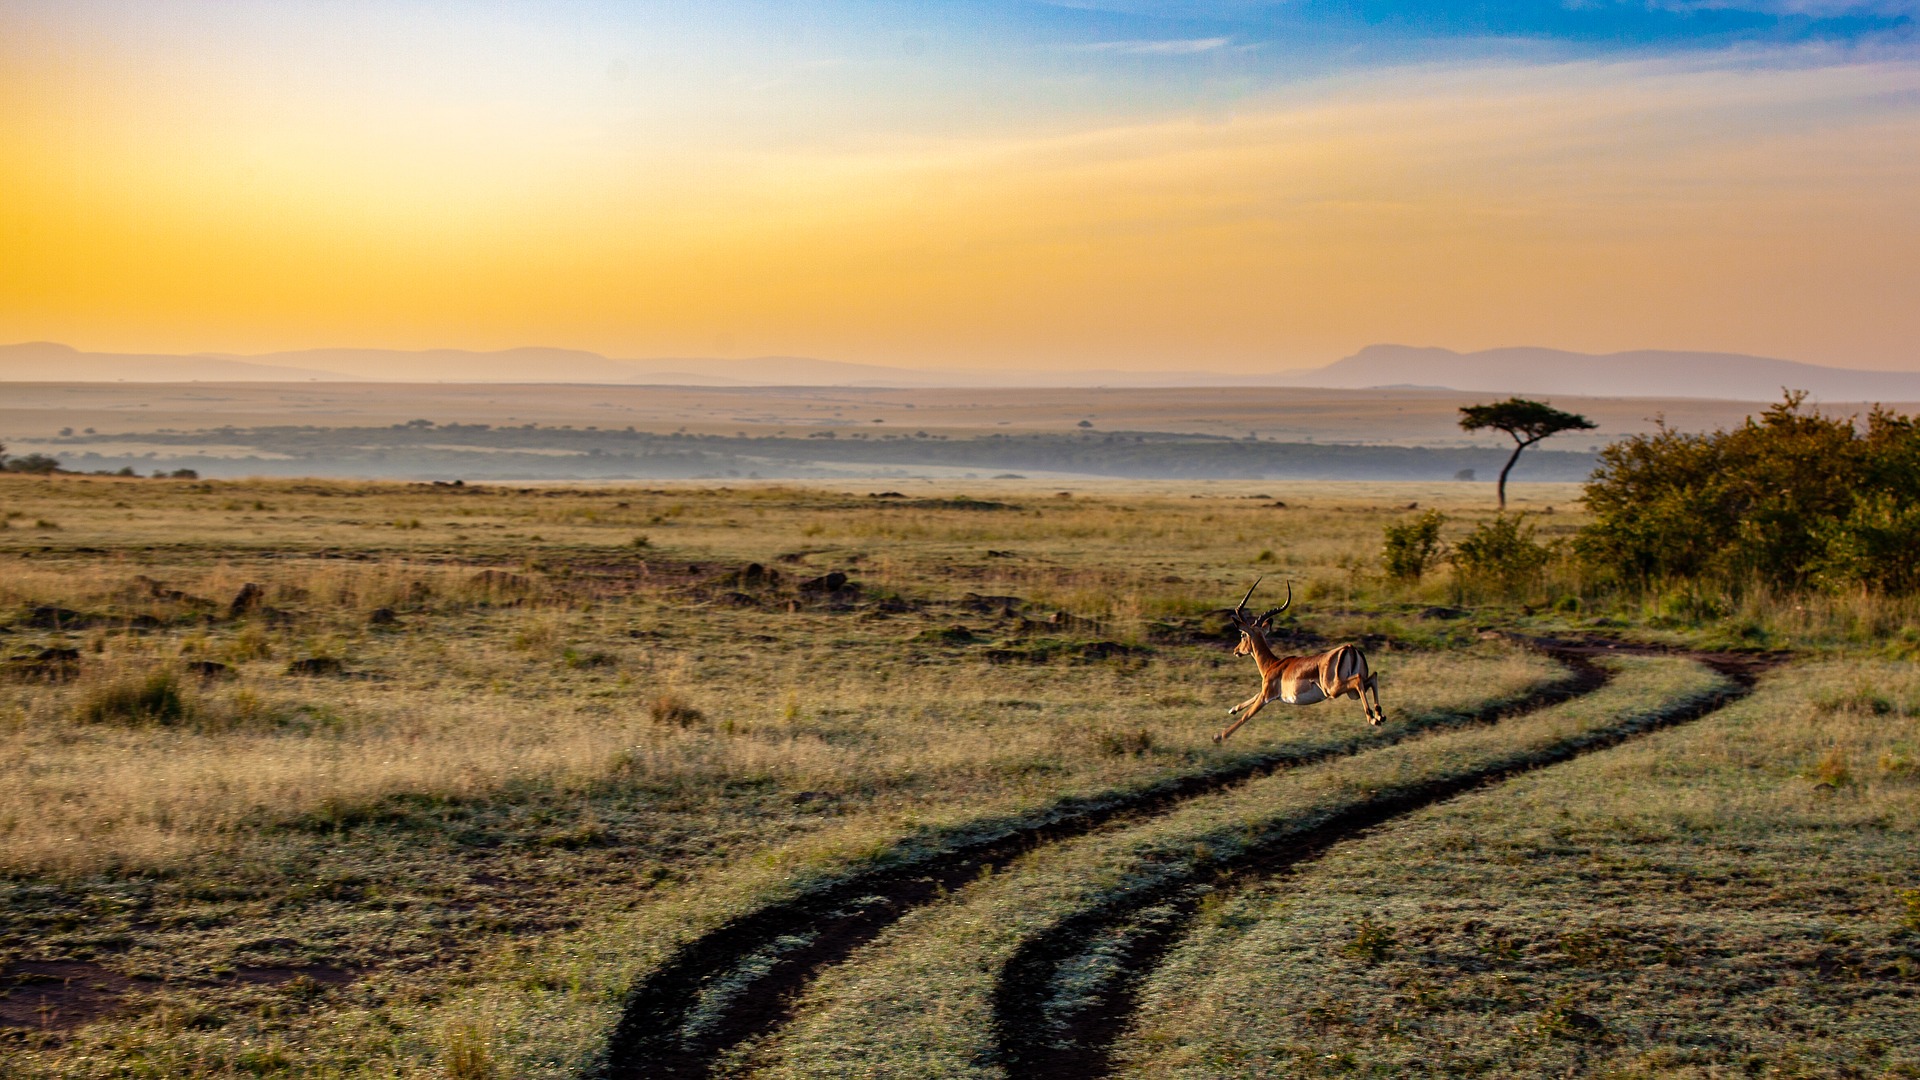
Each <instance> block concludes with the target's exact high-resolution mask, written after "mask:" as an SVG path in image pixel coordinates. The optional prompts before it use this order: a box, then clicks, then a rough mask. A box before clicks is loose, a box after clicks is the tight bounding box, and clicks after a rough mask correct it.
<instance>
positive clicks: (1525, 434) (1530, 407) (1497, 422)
mask: <svg viewBox="0 0 1920 1080" xmlns="http://www.w3.org/2000/svg"><path fill="white" fill-rule="evenodd" d="M1460 426H1461V427H1463V428H1465V429H1466V430H1468V431H1480V430H1483V429H1485V428H1492V429H1494V430H1495V431H1504V432H1506V433H1507V434H1509V435H1511V436H1513V444H1514V445H1513V454H1512V456H1510V457H1508V458H1507V464H1506V465H1505V466H1504V467H1503V468H1501V470H1500V487H1499V492H1500V509H1502V510H1505V509H1506V508H1507V473H1509V472H1512V471H1513V463H1514V462H1516V461H1519V460H1520V451H1522V450H1525V449H1526V448H1527V447H1529V446H1532V445H1533V444H1534V443H1537V442H1539V441H1540V440H1541V439H1544V438H1546V437H1547V436H1549V435H1557V434H1559V433H1560V432H1562V431H1584V430H1587V429H1589V428H1593V427H1597V426H1598V425H1596V424H1595V423H1594V422H1593V421H1591V420H1589V419H1587V418H1586V417H1584V416H1581V415H1580V414H1579V413H1570V412H1562V411H1560V410H1559V409H1556V408H1554V407H1553V406H1551V405H1548V404H1547V403H1545V402H1543V401H1528V400H1527V399H1526V398H1518V397H1516V398H1508V399H1507V400H1505V401H1496V402H1494V403H1493V404H1491V405H1463V406H1461V407H1460Z"/></svg>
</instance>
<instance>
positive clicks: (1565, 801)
mask: <svg viewBox="0 0 1920 1080" xmlns="http://www.w3.org/2000/svg"><path fill="white" fill-rule="evenodd" d="M1917 745H1920V677H1916V675H1915V673H1914V672H1913V671H1912V670H1911V668H1910V667H1909V666H1907V665H1904V664H1888V663H1871V662H1833V663H1826V664H1820V665H1816V666H1809V667H1802V668H1795V669H1792V670H1790V671H1788V672H1784V673H1781V674H1779V675H1776V676H1774V677H1773V678H1771V679H1770V680H1769V681H1768V682H1767V683H1766V684H1765V685H1764V686H1763V688H1762V690H1761V691H1760V692H1759V693H1758V694H1756V695H1755V696H1754V697H1752V698H1749V699H1748V700H1746V701H1744V702H1741V703H1738V704H1736V705H1734V706H1733V707H1731V708H1729V709H1727V710H1725V711H1724V712H1721V713H1719V714H1716V715H1715V716H1712V717H1709V718H1708V719H1706V720H1704V721H1702V722H1700V723H1699V724H1696V725H1693V726H1690V727H1688V728H1685V729H1680V730H1676V731H1671V732H1667V733H1663V734H1660V735H1657V736H1654V737H1653V738H1650V739H1648V740H1646V741H1644V742H1642V743H1640V744H1637V745H1635V746H1632V747H1629V748H1625V749H1622V750H1620V751H1618V752H1615V753H1609V754H1605V755H1599V756H1596V757H1593V758H1590V759H1587V760H1584V761H1580V762H1577V763H1574V764H1572V765H1569V766H1567V767H1566V768H1563V769H1558V770H1554V771H1552V772H1549V773H1545V774H1541V775H1539V776H1536V777H1532V778H1528V779H1526V780H1522V781H1519V782H1516V783H1514V784H1512V785H1509V786H1508V787H1507V788H1505V789H1502V790H1499V791H1493V792H1487V793H1484V794H1480V795H1475V796H1472V797H1469V798H1464V799H1461V800H1459V801H1458V802H1456V803H1453V804H1449V805H1447V806H1444V807H1438V808H1435V809H1433V810H1430V811H1427V812H1425V813H1423V814H1420V815H1418V816H1416V817H1415V818H1413V819H1409V820H1407V821H1405V822H1403V823H1401V824H1399V825H1397V826H1395V827H1393V828H1391V829H1388V830H1385V831H1383V833H1382V834H1381V835H1380V836H1378V837H1377V838H1374V839H1371V840H1368V841H1364V842H1361V843H1358V844H1354V845H1350V846H1349V847H1347V848H1346V849H1344V850H1342V851H1339V852H1336V853H1335V854H1333V855H1332V856H1330V857H1329V858H1327V859H1326V860H1325V862H1324V863H1322V864H1320V865H1318V866H1316V867H1314V868H1312V869H1310V870H1308V871H1307V872H1305V873H1302V874H1300V875H1297V876H1294V877H1290V878H1288V879H1286V880H1284V881H1277V882H1273V883H1270V884H1267V885H1264V886H1262V887H1259V888H1256V889H1252V890H1250V891H1248V892H1247V893H1245V894H1244V895H1241V896H1237V897H1235V898H1232V899H1231V900H1230V901H1229V902H1226V903H1222V904H1221V905H1219V907H1218V909H1217V911H1216V914H1215V918H1213V919H1212V920H1211V921H1210V922H1209V923H1208V925H1206V926H1205V927H1203V928H1202V929H1201V930H1200V931H1199V932H1198V933H1196V934H1195V935H1194V936H1193V938H1192V939H1191V940H1190V941H1189V942H1188V943H1187V944H1186V946H1185V947H1184V948H1182V949H1181V950H1180V951H1178V952H1177V953H1176V954H1175V956H1174V957H1173V959H1172V961H1171V962H1170V963H1169V964H1168V965H1167V966H1166V967H1165V968H1163V969H1162V970H1161V971H1160V972H1159V973H1158V974H1157V975H1156V976H1155V978H1154V979H1153V981H1152V983H1151V984H1150V986H1149V988H1148V990H1147V994H1146V1006H1145V1008H1144V1009H1143V1011H1142V1016H1143V1018H1144V1022H1143V1023H1142V1025H1141V1027H1140V1029H1139V1030H1138V1031H1136V1032H1135V1033H1134V1035H1133V1036H1132V1039H1131V1042H1130V1054H1131V1060H1132V1068H1131V1069H1130V1070H1129V1072H1130V1073H1134V1074H1138V1075H1146V1076H1188V1077H1198V1076H1213V1075H1218V1070H1219V1069H1220V1068H1221V1066H1222V1063H1224V1062H1233V1063H1234V1069H1235V1071H1236V1073H1237V1074H1239V1075H1248V1076H1318V1075H1348V1074H1351V1073H1353V1072H1356V1071H1358V1072H1372V1073H1392V1074H1394V1075H1406V1076H1459V1075H1483V1076H1522V1075H1527V1076H1533V1075H1541V1074H1553V1075H1558V1074H1563V1073H1566V1072H1568V1071H1569V1070H1573V1071H1576V1072H1586V1073H1591V1074H1594V1075H1607V1076H1621V1077H1636V1076H1644V1077H1652V1076H1662V1077H1666V1076H1683V1077H1685V1076H1696V1077H1708V1076H1722V1075H1730V1074H1737V1073H1742V1072H1745V1073H1747V1074H1753V1073H1755V1072H1757V1071H1763V1072H1765V1073H1766V1074H1767V1075H1783V1076H1848V1075H1855V1076H1914V1075H1920V1056H1916V1054H1915V1052H1914V1048H1915V1047H1916V1046H1920V1009H1916V1008H1915V1005H1914V997H1915V993H1916V987H1920V939H1916V938H1915V936H1914V933H1913V931H1914V927H1913V926H1911V925H1908V922H1907V902H1906V900H1905V899H1904V898H1905V897H1906V896H1907V895H1908V894H1907V893H1906V892H1904V890H1910V889H1912V888H1914V886H1915V884H1916V883H1920V858H1917V857H1916V855H1915V852H1916V851H1917V850H1920V847H1917V846H1916V844H1915V823H1916V822H1920V776H1916V775H1915V773H1914V771H1913V769H1912V767H1911V764H1910V763H1911V760H1912V758H1911V755H1912V753H1913V749H1914V747H1915V746H1917ZM1362 920H1366V921H1371V922H1373V923H1374V924H1376V925H1378V926H1381V927H1386V928H1390V932H1391V934H1392V936H1393V938H1394V940H1395V942H1396V944H1395V945H1394V947H1392V948H1390V949H1388V950H1386V951H1385V953H1384V954H1382V955H1377V956H1357V955H1355V954H1354V951H1353V948H1352V946H1353V944H1354V942H1355V940H1356V929H1355V928H1356V927H1357V926H1359V925H1361V922H1362ZM1176 1003H1177V1004H1176Z"/></svg>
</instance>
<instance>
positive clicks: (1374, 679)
mask: <svg viewBox="0 0 1920 1080" xmlns="http://www.w3.org/2000/svg"><path fill="white" fill-rule="evenodd" d="M1367 693H1368V694H1370V695H1372V697H1373V700H1372V701H1371V703H1369V702H1368V701H1367V699H1365V698H1362V699H1361V704H1362V705H1366V706H1367V719H1368V721H1370V722H1371V723H1373V724H1375V725H1379V724H1382V723H1385V722H1386V719H1387V710H1385V709H1383V708H1381V707H1380V677H1379V676H1378V675H1375V674H1373V673H1372V672H1368V673H1367Z"/></svg>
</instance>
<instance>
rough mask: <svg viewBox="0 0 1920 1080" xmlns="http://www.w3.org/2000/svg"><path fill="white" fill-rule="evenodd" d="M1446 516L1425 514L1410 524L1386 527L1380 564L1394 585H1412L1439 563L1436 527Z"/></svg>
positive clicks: (1444, 521)
mask: <svg viewBox="0 0 1920 1080" xmlns="http://www.w3.org/2000/svg"><path fill="white" fill-rule="evenodd" d="M1446 523H1447V515H1445V514H1442V513H1441V512H1440V511H1438V510H1429V511H1427V512H1426V513H1424V514H1421V515H1420V516H1419V517H1417V518H1414V519H1413V520H1412V521H1408V522H1404V523H1402V524H1399V525H1389V526H1387V530H1386V551H1385V553H1384V554H1383V555H1382V556H1381V563H1382V564H1383V565H1384V566H1385V567H1386V571H1387V576H1388V577H1390V578H1392V579H1394V580H1395V581H1406V582H1415V581H1419V580H1420V577H1421V575H1423V574H1425V573H1426V572H1427V571H1428V570H1430V569H1432V568H1433V566H1434V564H1436V563H1438V562H1439V561H1440V527H1441V526H1442V525H1445V524H1446Z"/></svg>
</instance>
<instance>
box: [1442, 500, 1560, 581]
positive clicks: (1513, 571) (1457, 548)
mask: <svg viewBox="0 0 1920 1080" xmlns="http://www.w3.org/2000/svg"><path fill="white" fill-rule="evenodd" d="M1525 519H1526V515H1525V514H1515V515H1514V516H1513V517H1508V516H1507V515H1505V514H1499V515H1496V516H1495V517H1494V518H1493V520H1492V521H1487V522H1483V523H1481V524H1480V525H1479V526H1477V527H1476V528H1475V529H1474V530H1473V531H1472V532H1471V533H1468V534H1467V536H1466V537H1465V538H1464V539H1462V540H1461V541H1460V542H1459V543H1457V544H1455V545H1454V547H1453V566H1454V570H1455V571H1456V572H1457V573H1458V574H1459V575H1460V578H1461V579H1462V581H1463V582H1465V583H1469V584H1473V585H1478V586H1482V587H1486V586H1492V587H1496V588H1498V589H1500V590H1501V591H1504V592H1509V593H1511V592H1516V591H1519V590H1521V589H1524V588H1527V587H1528V586H1531V585H1533V584H1534V583H1536V582H1537V581H1538V580H1539V578H1540V572H1541V571H1542V570H1544V569H1545V568H1546V565H1547V560H1548V559H1549V558H1550V557H1551V553H1550V552H1549V551H1548V550H1547V549H1546V548H1545V547H1544V546H1542V545H1541V544H1539V543H1536V542H1535V541H1534V539H1533V526H1532V525H1529V524H1527V522H1526V520H1525Z"/></svg>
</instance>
